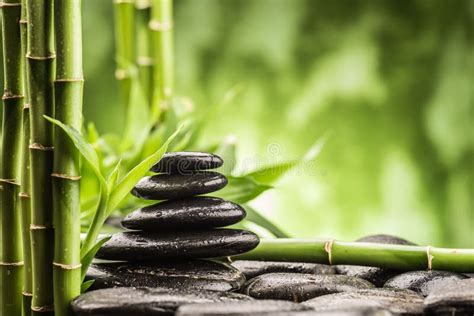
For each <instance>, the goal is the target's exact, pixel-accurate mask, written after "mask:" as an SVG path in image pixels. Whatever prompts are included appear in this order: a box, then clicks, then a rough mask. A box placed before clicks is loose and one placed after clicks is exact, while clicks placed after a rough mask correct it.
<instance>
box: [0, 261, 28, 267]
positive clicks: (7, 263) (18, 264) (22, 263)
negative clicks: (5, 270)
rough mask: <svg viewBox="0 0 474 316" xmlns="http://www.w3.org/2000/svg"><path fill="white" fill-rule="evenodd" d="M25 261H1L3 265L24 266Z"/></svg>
mask: <svg viewBox="0 0 474 316" xmlns="http://www.w3.org/2000/svg"><path fill="white" fill-rule="evenodd" d="M24 264H25V263H24V262H23V261H18V262H0V266H2V267H22V266H23V265H24Z"/></svg>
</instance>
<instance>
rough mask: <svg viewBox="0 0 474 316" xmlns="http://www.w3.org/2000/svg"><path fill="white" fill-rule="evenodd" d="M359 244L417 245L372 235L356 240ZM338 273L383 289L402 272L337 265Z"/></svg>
mask: <svg viewBox="0 0 474 316" xmlns="http://www.w3.org/2000/svg"><path fill="white" fill-rule="evenodd" d="M356 241H358V242H369V243H378V244H393V245H410V246H414V245H415V244H414V243H412V242H411V241H408V240H405V239H403V238H400V237H396V236H390V235H370V236H366V237H363V238H360V239H358V240H356ZM336 270H337V273H339V274H344V275H350V276H354V277H358V278H361V279H364V280H367V281H369V282H371V283H373V284H375V286H377V287H382V286H383V285H384V284H385V282H387V280H388V279H390V278H392V277H394V276H396V275H398V274H400V273H401V272H400V271H396V270H392V269H382V268H377V267H367V266H353V265H337V266H336Z"/></svg>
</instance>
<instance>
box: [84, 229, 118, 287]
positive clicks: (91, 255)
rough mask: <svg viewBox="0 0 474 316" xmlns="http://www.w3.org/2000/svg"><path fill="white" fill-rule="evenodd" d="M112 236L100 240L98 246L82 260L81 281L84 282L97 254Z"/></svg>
mask: <svg viewBox="0 0 474 316" xmlns="http://www.w3.org/2000/svg"><path fill="white" fill-rule="evenodd" d="M110 238H112V236H107V237H104V238H102V239H100V240H99V241H98V242H96V244H95V245H94V246H93V247H92V248H91V249H90V250H89V251H88V252H87V253H86V255H85V256H84V257H83V258H82V259H81V265H82V267H81V280H84V278H85V277H86V273H87V270H88V269H89V266H90V265H91V263H92V260H93V259H94V256H95V254H96V253H97V251H99V249H100V247H102V245H103V244H105V243H106V242H107V241H108V240H109V239H110Z"/></svg>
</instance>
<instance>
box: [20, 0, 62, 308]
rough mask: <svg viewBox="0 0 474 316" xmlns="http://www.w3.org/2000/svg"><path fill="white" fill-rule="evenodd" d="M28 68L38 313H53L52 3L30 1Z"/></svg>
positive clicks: (34, 303) (35, 305)
mask: <svg viewBox="0 0 474 316" xmlns="http://www.w3.org/2000/svg"><path fill="white" fill-rule="evenodd" d="M27 10H28V31H27V32H28V45H27V55H26V58H27V70H28V75H27V79H28V92H29V96H30V105H31V108H30V124H31V143H30V146H29V147H30V163H31V185H32V188H31V191H32V213H31V226H30V236H31V248H32V271H33V298H32V303H31V310H32V314H33V315H53V314H54V312H53V310H54V306H53V302H54V298H53V282H51V280H52V279H53V257H54V228H53V212H52V210H53V206H52V202H53V199H52V184H51V173H52V170H53V151H54V147H53V127H52V125H51V123H49V122H48V121H47V120H45V119H44V117H43V115H48V116H53V114H54V97H53V79H54V60H55V53H54V47H53V39H54V38H53V0H27Z"/></svg>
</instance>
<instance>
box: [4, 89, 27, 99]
mask: <svg viewBox="0 0 474 316" xmlns="http://www.w3.org/2000/svg"><path fill="white" fill-rule="evenodd" d="M24 97H25V96H24V95H23V94H12V93H10V92H8V91H5V93H4V94H3V96H2V100H12V99H23V98H24Z"/></svg>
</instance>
